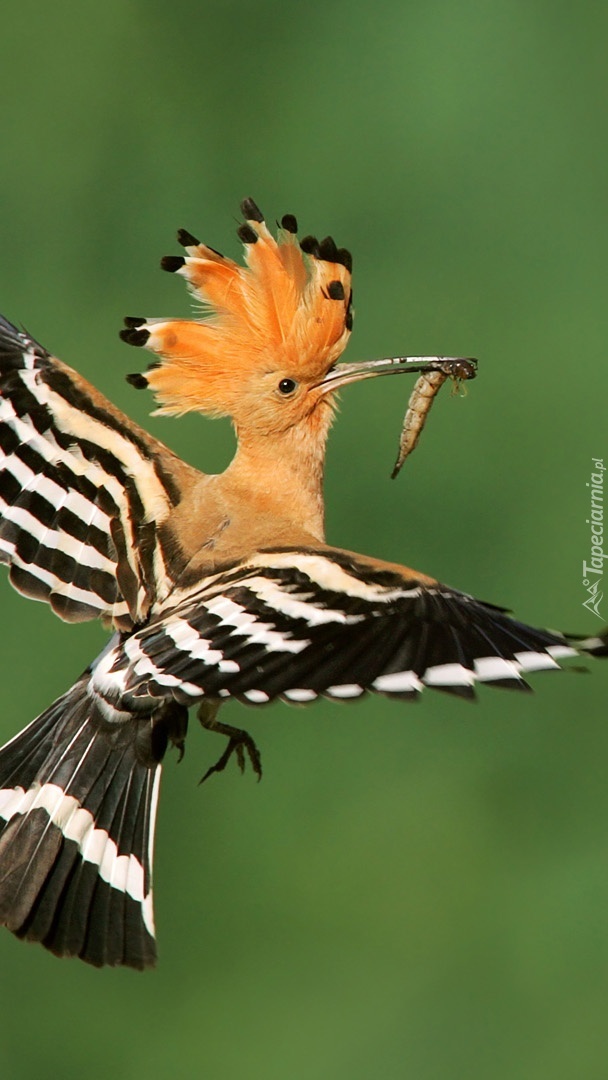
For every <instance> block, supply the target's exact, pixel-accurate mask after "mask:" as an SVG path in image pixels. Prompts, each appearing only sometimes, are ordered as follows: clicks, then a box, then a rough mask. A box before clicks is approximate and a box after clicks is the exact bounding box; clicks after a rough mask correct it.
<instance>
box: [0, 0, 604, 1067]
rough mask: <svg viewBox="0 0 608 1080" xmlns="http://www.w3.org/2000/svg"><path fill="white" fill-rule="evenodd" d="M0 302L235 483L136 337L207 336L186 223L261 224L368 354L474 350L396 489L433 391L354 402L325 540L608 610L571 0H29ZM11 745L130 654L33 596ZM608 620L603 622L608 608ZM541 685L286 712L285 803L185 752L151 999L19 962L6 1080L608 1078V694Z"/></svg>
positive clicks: (217, 241)
mask: <svg viewBox="0 0 608 1080" xmlns="http://www.w3.org/2000/svg"><path fill="white" fill-rule="evenodd" d="M2 13H3V19H2V22H3V45H2V66H1V69H0V80H1V83H2V96H1V99H0V100H1V106H0V108H1V118H2V120H1V131H2V151H1V153H2V170H1V175H0V209H1V212H0V236H1V244H2V259H1V267H0V275H1V279H2V295H1V308H2V310H3V311H4V312H5V313H6V314H7V315H8V316H9V317H11V318H12V319H13V320H16V321H21V322H23V323H24V324H25V325H26V326H27V327H28V329H29V330H30V331H31V332H32V333H33V334H35V335H36V336H37V337H38V338H39V339H40V340H41V341H42V342H43V343H44V344H46V345H47V346H48V347H49V348H51V349H53V350H54V351H55V352H56V353H57V354H58V355H60V356H61V357H62V358H63V359H64V360H66V361H67V362H68V363H71V364H73V365H74V366H76V367H78V368H79V369H80V370H81V371H82V372H83V373H85V374H86V375H87V376H88V377H89V378H90V379H92V380H93V381H94V382H96V383H97V384H98V385H99V386H100V387H101V388H102V389H103V390H104V391H105V392H106V393H107V394H108V395H109V396H110V397H112V398H113V400H114V401H116V402H117V403H118V404H119V405H121V406H122V407H123V408H125V409H127V410H128V411H129V412H130V414H131V415H132V416H134V417H136V418H137V419H138V420H139V421H140V422H144V423H149V425H150V429H151V430H152V431H153V432H154V433H155V434H157V435H158V436H159V437H161V438H162V439H164V440H165V441H168V442H169V443H170V444H171V445H172V446H173V447H174V448H175V449H176V450H177V451H178V452H180V453H182V454H183V455H184V456H186V457H187V458H188V459H189V460H191V461H192V462H194V463H196V464H197V465H200V466H201V467H203V468H206V469H207V470H209V471H213V470H217V469H221V468H222V467H223V466H224V465H225V463H227V461H228V460H229V456H230V453H231V450H232V446H233V442H232V435H231V432H230V428H229V425H228V424H227V423H224V422H216V423H210V422H209V421H206V420H202V419H200V418H199V417H188V418H186V419H184V420H183V421H180V422H174V421H170V420H166V419H165V420H163V419H154V420H150V421H148V419H147V411H148V410H149V409H150V408H151V407H152V406H151V402H150V401H149V400H146V399H145V395H137V394H135V393H134V392H133V391H132V390H131V388H130V387H128V386H127V385H126V384H125V382H124V374H125V373H126V372H127V371H132V370H134V369H135V370H136V369H137V367H138V365H139V360H140V359H141V358H140V357H139V356H137V355H136V354H135V353H133V352H130V351H129V350H128V349H127V348H126V347H125V346H124V345H122V344H121V343H120V342H119V341H118V338H117V331H118V329H119V327H120V325H121V319H122V316H123V315H124V314H129V313H134V314H137V315H139V314H143V315H165V314H169V313H171V314H177V315H183V314H186V312H187V311H188V301H187V299H186V295H185V291H183V290H182V289H181V287H180V286H181V283H180V282H176V281H174V280H172V279H171V278H170V277H168V276H166V275H163V274H161V273H159V272H158V271H157V265H158V259H159V256H161V255H162V254H165V253H170V252H177V251H178V250H179V249H178V248H177V245H176V243H175V240H174V232H175V229H176V227H178V226H184V227H186V228H188V229H190V230H191V231H192V232H194V233H195V234H196V235H200V236H201V237H202V238H203V239H205V240H206V241H208V242H209V243H210V244H212V245H214V246H216V247H219V248H220V249H221V250H224V251H226V252H227V253H229V254H232V255H236V253H237V252H238V251H239V244H238V242H237V240H236V237H235V235H234V229H235V224H236V221H237V218H238V204H239V201H240V199H241V198H242V197H243V196H244V195H249V194H251V195H253V196H254V197H255V198H256V199H257V201H258V202H259V203H260V205H261V207H262V208H263V209H265V210H266V213H267V216H268V219H269V220H271V221H272V220H273V219H274V218H275V217H279V216H280V215H282V214H283V213H285V212H294V213H296V214H297V215H298V217H299V219H300V222H301V229H302V233H305V232H316V233H317V234H318V235H324V234H325V233H327V232H332V233H333V234H334V235H335V236H336V238H337V240H338V243H340V244H343V245H346V246H348V247H349V248H351V249H352V250H353V252H354V256H355V299H356V319H355V333H354V335H353V339H352V343H351V345H350V346H349V350H348V353H347V358H350V359H353V360H354V359H364V358H371V357H378V356H387V355H391V354H399V353H403V352H407V353H410V354H412V353H434V352H440V353H447V354H455V355H458V354H463V355H474V356H478V357H479V358H480V360H481V369H480V377H479V379H478V380H477V382H475V383H474V384H472V386H471V387H470V390H469V393H468V395H467V397H466V398H465V399H450V397H449V394H448V393H447V391H444V394H443V400H440V401H439V402H438V403H437V406H436V409H435V410H434V413H433V416H432V418H431V423H430V424H429V426H428V427H427V429H426V431H425V433H424V437H423V439H422V443H421V446H420V448H419V449H418V450H417V452H416V455H415V456H414V457H413V458H412V459H411V460H410V461H408V463H407V465H406V467H405V469H404V471H403V473H402V474H401V476H400V477H399V479H398V480H397V481H395V482H391V481H390V480H389V473H390V470H391V466H392V463H393V459H394V455H395V452H396V447H397V440H398V433H399V429H400V424H401V418H402V415H403V410H404V406H405V401H406V397H407V392H408V390H409V388H406V387H405V385H404V384H403V383H400V384H399V386H396V385H394V384H392V383H389V382H387V381H385V380H378V382H377V383H376V384H363V385H361V386H359V387H355V388H352V389H351V390H350V392H349V393H345V394H344V398H343V404H342V410H341V417H340V419H339V422H338V424H337V427H336V429H335V431H334V433H333V436H332V440H331V444H330V451H329V461H328V476H327V498H328V504H329V512H328V537H329V539H330V541H332V542H335V543H337V544H340V545H342V546H345V547H349V548H353V549H355V550H361V551H365V552H369V553H374V554H377V555H381V556H384V557H386V558H389V559H393V560H398V561H405V562H408V563H410V564H411V565H413V566H416V567H418V568H420V569H423V570H426V571H427V572H429V573H431V574H434V575H436V576H438V577H439V578H441V579H442V580H444V581H448V582H450V583H451V584H453V585H456V586H459V587H461V588H463V589H465V590H467V591H470V592H473V593H475V594H477V595H479V596H481V597H482V598H484V599H488V600H493V601H495V602H497V603H503V604H507V605H509V606H510V607H512V608H514V609H515V610H516V611H517V613H518V614H519V615H520V616H521V617H522V618H523V619H526V620H528V621H530V622H532V623H536V624H539V625H549V626H559V627H563V628H565V629H567V630H574V631H576V630H580V631H583V632H592V631H593V630H596V629H597V627H598V626H599V625H600V624H599V621H598V620H596V619H595V617H594V616H593V615H592V614H589V613H588V612H587V611H585V610H584V609H583V607H582V601H583V599H584V598H585V593H584V590H583V587H582V584H581V576H582V575H581V566H582V561H583V559H584V557H585V556H587V555H588V554H589V544H588V529H587V526H586V525H585V518H586V517H587V514H588V491H587V489H586V487H585V484H586V482H587V481H588V479H589V473H590V471H591V462H590V459H591V457H606V458H608V435H607V434H606V431H605V424H604V413H605V401H606V391H607V389H608V377H607V374H606V359H605V352H606V339H607V337H608V333H607V330H608V327H607V325H606V324H607V311H608V306H607V304H606V298H605V277H606V274H605V265H606V250H607V246H608V244H607V241H608V236H607V228H606V226H607V212H606V197H607V196H606V191H607V182H608V175H607V173H608V150H607V141H606V120H605V117H606V93H607V82H606V33H607V31H608V13H607V11H606V9H603V8H602V7H601V6H600V5H595V4H590V3H584V2H583V3H582V4H578V5H573V4H568V3H564V2H559V0H558V2H556V0H518V2H517V0H504V2H486V3H483V2H481V0H477V2H475V0H461V2H460V3H458V4H454V3H447V2H445V0H443V2H441V0H425V2H414V0H405V2H403V0H400V2H399V0H387V2H385V3H379V4H369V3H363V2H361V0H349V2H346V0H337V2H328V0H324V2H322V3H320V2H309V3H302V4H295V3H291V4H289V3H285V2H279V0H274V2H272V0H269V2H267V3H264V2H251V3H246V2H244V0H240V2H239V0H233V2H230V0H226V2H223V3H221V2H219V0H218V2H215V3H214V2H206V0H199V2H197V3H194V2H192V0H181V2H180V3H179V4H175V5H172V4H169V3H166V2H165V3H161V2H159V0H147V2H144V0H132V2H127V0H105V3H104V4H103V5H100V4H92V3H89V2H87V0H72V2H68V0H56V2H55V3H54V4H48V5H42V4H40V3H34V2H32V0H20V2H19V3H17V2H16V0H5V2H4V4H3V7H2ZM1 596H2V604H3V618H2V667H1V670H2V676H1V677H2V685H1V687H0V735H1V736H2V738H3V739H6V738H8V737H9V736H11V735H12V734H13V733H14V732H16V731H17V729H19V728H20V727H22V726H23V725H24V724H25V723H26V722H27V721H29V720H30V719H31V717H33V716H34V715H35V714H36V713H37V712H39V711H40V710H41V709H42V708H43V707H45V706H46V705H47V704H48V703H49V702H50V701H51V700H52V699H53V698H54V697H55V696H57V695H58V694H60V693H61V692H62V691H63V690H64V689H65V688H66V687H67V686H68V685H69V683H70V680H71V679H72V678H73V677H74V676H75V675H77V674H78V673H79V671H80V670H81V668H82V667H83V666H84V665H85V663H86V662H87V661H88V660H89V659H90V657H91V656H92V655H93V654H94V651H95V650H96V649H97V648H98V647H99V646H100V644H101V643H102V641H103V640H104V637H103V634H102V632H101V630H100V629H99V628H98V627H96V626H88V625H87V626H84V627H82V628H74V627H71V628H70V627H66V626H63V625H62V624H60V623H58V622H57V621H56V620H55V619H54V618H53V617H52V616H51V615H50V613H49V612H48V611H47V610H46V608H45V607H43V606H42V605H34V604H30V603H26V602H25V600H23V599H22V598H20V597H18V596H16V595H15V594H13V592H12V591H11V590H10V588H9V587H8V585H6V582H5V581H3V582H2V591H1ZM604 616H605V617H606V618H608V598H607V599H606V600H605V602H604ZM590 666H591V667H594V670H593V672H592V674H591V675H587V676H583V675H577V674H570V675H562V676H559V677H558V676H547V675H545V676H543V675H540V676H538V677H537V678H535V679H534V680H533V681H534V685H535V689H536V691H537V693H536V694H535V695H533V696H530V697H527V696H525V695H509V694H508V693H506V692H499V691H496V690H495V691H491V690H490V689H488V690H486V691H484V690H482V692H481V693H480V700H479V703H478V704H477V705H476V706H470V705H467V704H465V703H462V702H460V701H458V700H453V699H451V698H448V697H443V696H441V695H440V694H438V693H432V692H429V693H428V694H426V695H425V700H424V701H422V702H421V703H420V704H419V705H418V706H417V707H411V708H410V707H407V706H405V705H402V704H399V703H395V702H388V701H386V700H383V699H368V700H366V701H365V702H362V703H359V704H358V705H351V706H349V707H346V706H342V707H340V706H339V705H330V704H320V705H317V706H316V707H314V708H311V709H308V710H301V709H300V710H298V709H296V708H294V707H288V706H286V705H277V706H275V707H272V708H269V709H268V710H267V711H257V712H253V711H250V712H248V713H246V712H245V711H244V709H243V708H242V707H240V706H233V707H231V708H230V709H229V711H228V714H227V719H230V718H232V720H233V722H235V723H241V724H242V723H245V722H246V723H247V725H248V726H249V727H250V729H251V730H252V732H253V733H254V734H255V737H256V739H257V740H258V742H259V744H260V747H261V749H262V752H263V757H264V766H265V776H264V780H263V783H262V784H260V785H259V786H257V785H256V784H255V783H254V781H253V778H252V776H251V775H248V776H246V777H245V778H244V779H243V778H241V777H240V776H239V775H238V773H237V771H236V769H235V768H233V769H231V770H230V771H229V773H228V774H226V775H224V776H223V777H222V778H216V779H213V780H212V781H211V782H210V783H209V784H207V785H205V787H204V788H202V789H199V788H198V787H197V781H198V779H199V777H200V775H201V774H202V773H203V772H204V770H205V768H206V767H207V765H208V764H209V763H210V762H211V761H212V760H214V757H215V756H217V753H218V745H217V742H216V741H214V740H213V739H211V737H210V736H207V735H203V733H202V732H199V730H198V729H197V727H196V726H195V725H194V724H193V725H192V728H191V734H190V739H189V744H188V751H187V754H186V759H185V761H184V763H183V764H182V765H181V766H180V767H179V768H177V767H176V764H175V758H174V757H172V758H170V760H169V761H168V766H167V769H166V775H165V779H164V788H163V797H162V805H161V814H160V823H159V831H158V843H157V858H156V886H157V887H156V898H157V899H156V908H157V923H158V928H159V938H160V964H159V968H158V970H157V971H156V972H155V973H148V974H145V975H143V976H142V975H138V974H136V973H133V972H129V971H101V972H99V971H96V970H93V969H88V968H86V967H85V966H84V965H81V964H79V963H78V962H71V961H64V962H60V961H58V960H56V959H55V958H54V957H52V956H50V955H47V954H46V953H45V952H44V951H43V950H42V949H40V948H38V947H33V946H26V945H24V944H22V943H20V942H18V941H16V940H15V939H14V938H12V937H11V936H10V935H9V934H8V933H3V935H2V936H1V940H0V1000H1V1001H2V1023H1V1026H0V1074H1V1075H2V1077H3V1078H6V1080H29V1078H30V1077H31V1078H34V1077H35V1078H37V1080H38V1078H40V1077H47V1076H48V1077H55V1076H61V1077H62V1078H64V1080H72V1078H81V1077H83V1076H85V1077H87V1078H90V1080H96V1078H98V1077H99V1078H101V1077H103V1078H105V1077H108V1076H112V1077H113V1080H122V1078H125V1080H127V1078H128V1080H131V1078H135V1077H142V1076H149V1077H153V1078H155V1080H156V1078H158V1080H165V1078H169V1077H175V1076H186V1075H200V1076H204V1077H209V1078H213V1080H233V1078H251V1080H371V1078H374V1080H375V1078H376V1077H382V1078H383V1080H397V1078H403V1077H408V1078H409V1077H412V1078H416V1080H446V1078H447V1080H452V1078H457V1080H459V1078H460V1077H466V1078H467V1080H469V1078H473V1080H474V1078H483V1080H486V1078H489V1077H491V1078H492V1080H520V1078H521V1080H524V1078H525V1080H529V1078H534V1080H544V1078H551V1080H570V1078H573V1077H576V1078H577V1080H578V1078H579V1077H585V1080H595V1078H597V1080H605V1077H606V1076H607V1075H608V1035H607V1031H606V1015H607V1006H608V789H607V785H606V782H605V773H606V758H607V756H608V730H607V726H606V718H605V705H604V702H605V696H606V682H607V679H608V665H607V669H606V670H604V669H603V668H602V666H601V664H596V665H590Z"/></svg>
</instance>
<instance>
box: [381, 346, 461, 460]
mask: <svg viewBox="0 0 608 1080" xmlns="http://www.w3.org/2000/svg"><path fill="white" fill-rule="evenodd" d="M476 374H477V362H476V361H475V360H463V359H458V360H441V361H438V362H437V365H436V366H435V367H432V366H431V365H429V370H428V371H425V372H424V374H423V375H421V376H420V378H419V379H417V380H416V383H415V385H414V389H413V390H412V393H411V396H410V400H409V401H408V403H407V410H406V413H405V416H404V418H403V427H402V429H401V438H400V440H399V453H398V455H397V460H396V462H395V465H394V468H393V471H392V473H391V480H394V479H395V477H396V476H397V474H398V473H399V471H400V469H401V466H402V465H403V462H404V461H405V459H406V457H408V455H409V454H411V453H412V450H415V449H416V446H417V445H418V439H419V438H420V433H421V431H422V429H423V427H424V425H425V423H426V418H427V416H428V414H429V412H430V409H431V405H432V404H433V401H434V400H435V398H436V396H437V394H438V393H439V390H440V389H441V387H442V386H443V384H444V382H445V381H446V379H452V381H453V383H454V386H455V387H457V386H458V385H459V383H460V382H461V381H462V380H463V379H474V378H475V375H476Z"/></svg>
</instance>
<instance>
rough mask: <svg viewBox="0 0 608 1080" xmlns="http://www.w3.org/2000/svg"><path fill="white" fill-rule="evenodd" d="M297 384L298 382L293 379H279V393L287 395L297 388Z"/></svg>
mask: <svg viewBox="0 0 608 1080" xmlns="http://www.w3.org/2000/svg"><path fill="white" fill-rule="evenodd" d="M297 386H298V384H297V382H296V381H295V379H281V381H280V383H279V393H280V394H284V396H285V397H287V396H288V395H289V394H293V392H294V390H296V389H297Z"/></svg>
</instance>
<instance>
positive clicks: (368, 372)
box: [319, 356, 477, 393]
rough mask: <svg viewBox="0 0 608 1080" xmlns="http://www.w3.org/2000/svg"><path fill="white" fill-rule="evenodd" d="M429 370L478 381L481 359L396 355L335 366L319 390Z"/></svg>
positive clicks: (323, 390)
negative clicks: (479, 360)
mask: <svg viewBox="0 0 608 1080" xmlns="http://www.w3.org/2000/svg"><path fill="white" fill-rule="evenodd" d="M427 371H441V372H442V373H443V374H444V375H452V376H453V377H454V378H456V379H474V378H475V376H476V374H477V360H474V359H473V358H472V357H465V356H393V357H389V358H388V359H386V360H364V361H363V362H362V363H360V364H334V366H333V367H332V368H330V369H329V371H328V372H327V375H326V376H325V378H324V379H323V380H322V381H321V382H320V383H319V387H320V389H321V390H322V392H323V393H329V391H333V390H339V389H340V387H342V386H347V385H348V384H349V383H353V382H360V381H361V379H373V378H375V377H376V376H377V375H404V374H408V375H419V374H424V372H427Z"/></svg>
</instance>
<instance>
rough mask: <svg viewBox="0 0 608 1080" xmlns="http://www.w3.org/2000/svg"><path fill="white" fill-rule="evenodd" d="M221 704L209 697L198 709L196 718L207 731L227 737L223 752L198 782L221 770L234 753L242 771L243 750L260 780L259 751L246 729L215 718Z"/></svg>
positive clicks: (243, 763) (260, 764)
mask: <svg viewBox="0 0 608 1080" xmlns="http://www.w3.org/2000/svg"><path fill="white" fill-rule="evenodd" d="M221 704H222V703H221V701H218V699H217V698H211V699H209V700H207V701H204V702H203V704H202V705H201V706H200V708H199V710H198V718H199V720H200V722H201V724H202V726H203V727H204V728H205V729H206V730H207V731H216V732H218V733H219V734H220V735H225V736H226V737H227V739H228V745H227V747H226V749H225V750H224V753H223V754H222V756H221V757H220V758H218V760H217V761H216V763H215V765H211V766H210V768H208V769H207V772H206V773H205V775H204V776H203V777H201V780H200V783H201V784H203V783H204V782H205V780H207V778H208V777H209V776H211V774H212V773H214V772H223V770H224V769H225V768H226V765H227V764H228V762H229V761H230V758H231V757H232V755H233V754H236V760H237V764H238V767H239V769H240V770H241V772H244V771H245V752H247V755H248V757H249V762H250V764H251V768H252V769H253V771H254V773H255V774H256V776H257V778H258V780H261V779H262V757H261V755H260V751H259V750H258V748H257V746H256V744H255V742H254V741H253V739H252V738H251V735H250V734H249V733H248V732H247V731H243V730H242V728H237V727H232V725H231V724H222V723H221V721H220V720H218V719H217V713H218V709H219V707H220V705H221Z"/></svg>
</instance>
